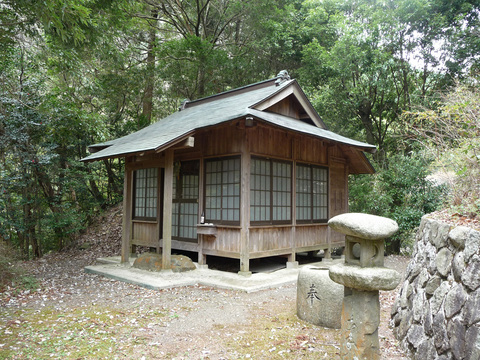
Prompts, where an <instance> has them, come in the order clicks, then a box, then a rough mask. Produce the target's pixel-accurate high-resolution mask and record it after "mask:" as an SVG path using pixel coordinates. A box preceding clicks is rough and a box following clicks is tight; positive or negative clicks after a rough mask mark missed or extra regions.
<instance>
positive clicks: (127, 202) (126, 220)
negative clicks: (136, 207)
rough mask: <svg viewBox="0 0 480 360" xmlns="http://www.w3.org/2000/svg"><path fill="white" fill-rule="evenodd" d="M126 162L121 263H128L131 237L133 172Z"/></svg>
mask: <svg viewBox="0 0 480 360" xmlns="http://www.w3.org/2000/svg"><path fill="white" fill-rule="evenodd" d="M127 162H128V160H127V159H125V174H124V176H125V177H124V180H123V219H122V252H121V262H122V263H128V261H129V258H130V252H131V246H130V239H131V236H132V199H133V194H132V189H133V171H132V170H131V169H130V168H129V166H128V163H127Z"/></svg>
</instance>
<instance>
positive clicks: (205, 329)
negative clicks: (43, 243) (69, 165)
mask: <svg viewBox="0 0 480 360" xmlns="http://www.w3.org/2000/svg"><path fill="white" fill-rule="evenodd" d="M120 239H121V209H120V208H119V207H118V208H114V209H112V210H110V211H109V212H108V213H106V214H105V215H104V216H103V218H102V219H101V220H100V221H99V222H98V223H97V224H96V225H95V226H93V227H91V228H89V229H88V230H87V231H86V233H85V234H84V235H83V236H82V237H81V238H79V239H78V240H77V246H76V247H74V248H71V249H69V250H68V251H64V252H61V253H52V254H48V255H46V256H45V257H44V258H42V259H40V260H35V261H30V262H26V263H23V264H22V266H23V267H24V268H25V269H26V270H27V271H29V272H30V273H32V274H34V275H35V276H36V277H37V279H38V280H39V281H40V289H38V291H24V292H20V293H18V292H16V291H15V289H7V291H5V292H4V293H2V294H0V359H39V358H42V359H129V358H137V359H142V358H143V359H177V360H180V359H212V360H213V359H217V360H220V359H267V358H268V359H298V358H300V357H301V358H304V359H319V358H321V359H339V355H338V354H339V336H340V332H339V330H332V329H326V328H322V327H318V326H315V325H312V324H308V323H306V322H304V321H302V320H300V319H299V318H298V317H297V316H296V285H295V284H291V285H287V286H282V287H278V288H275V289H269V290H262V291H258V292H255V293H244V292H239V291H233V290H223V289H216V288H211V287H207V286H189V287H180V288H174V289H165V290H160V291H155V290H148V289H144V288H141V287H138V286H135V285H131V284H126V283H123V282H119V281H115V280H111V279H106V278H103V277H100V276H97V275H91V274H86V273H85V272H84V271H83V268H84V267H85V266H87V265H91V264H94V263H95V260H96V258H98V257H103V256H114V255H117V254H119V253H120V243H121V241H120ZM84 244H88V246H82V245H84ZM387 261H388V262H389V263H387V265H388V266H389V267H394V268H396V269H397V270H398V271H401V272H404V270H405V267H406V265H407V263H408V258H406V257H388V258H387ZM395 296H396V292H381V294H380V303H381V325H380V329H379V334H380V344H381V348H382V359H396V360H400V359H407V357H406V356H405V355H404V353H403V352H402V351H401V349H400V348H399V345H398V342H397V341H396V339H395V338H394V337H393V334H392V330H391V329H390V327H389V323H390V309H391V306H392V305H393V302H394V300H395Z"/></svg>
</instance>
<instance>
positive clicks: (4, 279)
mask: <svg viewBox="0 0 480 360" xmlns="http://www.w3.org/2000/svg"><path fill="white" fill-rule="evenodd" d="M18 261H19V256H18V253H17V252H16V251H15V249H14V248H12V247H11V246H9V245H8V244H7V243H6V242H5V241H3V240H2V238H1V234H0V292H3V291H5V290H6V289H7V287H9V288H11V289H13V291H14V292H17V293H18V292H20V291H23V290H32V291H34V290H36V289H37V288H38V281H37V279H36V278H35V277H33V276H32V275H30V274H27V273H26V272H25V271H24V270H23V269H22V268H21V267H19V266H18Z"/></svg>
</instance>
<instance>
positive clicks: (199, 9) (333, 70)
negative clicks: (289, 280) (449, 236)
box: [0, 0, 480, 259]
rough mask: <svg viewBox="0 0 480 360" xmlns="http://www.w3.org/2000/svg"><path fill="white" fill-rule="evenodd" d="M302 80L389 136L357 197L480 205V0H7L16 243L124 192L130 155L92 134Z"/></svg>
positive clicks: (1, 104) (401, 210)
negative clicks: (99, 152) (114, 155)
mask: <svg viewBox="0 0 480 360" xmlns="http://www.w3.org/2000/svg"><path fill="white" fill-rule="evenodd" d="M283 69H286V70H288V71H289V73H290V76H291V77H292V78H296V79H297V80H298V82H299V83H300V85H301V86H302V87H303V89H304V90H305V91H306V93H307V96H308V97H309V98H310V99H311V101H312V103H313V105H314V107H315V108H316V109H317V111H318V113H319V114H320V115H321V116H322V118H323V120H324V122H325V123H326V124H327V126H328V127H329V129H330V130H332V131H334V132H337V133H340V134H342V135H345V136H348V137H351V138H354V139H358V140H362V141H367V142H369V143H371V144H375V145H376V146H377V148H378V151H377V153H376V154H375V155H374V156H373V157H372V158H371V159H370V161H371V162H372V164H373V165H374V167H375V169H376V170H377V173H376V174H375V175H373V176H372V175H368V176H352V177H351V178H350V210H351V211H362V212H367V213H371V214H377V215H381V216H387V217H390V218H393V219H395V220H396V221H397V222H398V223H399V225H400V231H399V233H398V234H397V235H396V236H395V237H394V238H392V239H390V241H389V243H388V251H389V252H392V253H398V252H400V251H402V250H403V249H407V248H408V246H409V244H410V243H411V241H412V237H413V233H414V230H415V228H416V227H417V226H418V225H419V222H420V218H421V216H423V215H424V214H426V213H430V212H433V211H435V210H438V209H449V210H448V211H449V213H451V214H458V215H459V216H469V217H471V218H475V217H476V216H477V213H478V212H479V210H480V184H479V183H480V171H479V169H480V166H479V165H480V153H479V150H480V148H479V140H478V139H479V138H478V135H479V132H480V120H479V115H480V90H479V80H480V1H478V0H471V1H463V0H450V1H447V0H394V1H392V0H385V1H375V0H303V1H302V0H137V1H133V0H47V1H41V2H40V1H30V0H1V1H0V84H1V86H0V224H1V225H0V244H2V246H3V245H5V244H8V246H10V247H12V248H14V249H17V250H18V251H19V252H20V254H21V256H22V257H23V258H25V259H28V258H32V257H40V256H42V255H43V254H45V253H47V252H50V251H59V250H62V249H64V248H66V247H69V246H71V245H72V243H74V240H75V236H76V235H77V234H79V232H81V231H82V230H83V229H85V228H86V227H87V226H88V225H89V223H90V222H91V221H92V219H93V218H94V217H95V216H97V215H98V214H99V213H100V212H102V211H104V210H105V209H107V208H108V207H110V206H112V205H115V204H117V203H118V202H120V201H121V200H122V195H123V166H124V163H123V160H122V159H114V160H104V161H103V162H96V163H89V164H84V163H81V162H79V159H81V158H82V157H85V156H86V155H87V146H88V145H90V144H94V143H98V142H102V141H105V140H109V139H112V138H116V137H119V136H122V135H126V134H128V133H131V132H133V131H136V130H139V129H141V128H143V127H145V126H147V125H149V124H151V123H153V122H155V121H159V120H160V119H162V117H164V116H166V115H168V114H170V113H172V112H174V111H176V110H177V109H178V107H179V105H180V104H181V102H182V100H183V99H186V98H188V99H197V98H200V97H204V96H208V95H211V94H214V93H218V92H221V91H225V90H229V89H232V88H235V87H239V86H243V85H246V84H249V83H253V82H257V81H261V80H264V79H268V78H272V77H274V76H275V75H276V74H277V73H278V72H279V71H280V70H283Z"/></svg>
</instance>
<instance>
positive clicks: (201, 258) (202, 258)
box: [197, 156, 207, 267]
mask: <svg viewBox="0 0 480 360" xmlns="http://www.w3.org/2000/svg"><path fill="white" fill-rule="evenodd" d="M198 175H199V181H198V187H199V188H198V218H197V224H200V216H201V215H202V212H203V211H205V204H204V202H203V196H204V186H205V185H204V181H203V180H204V179H205V161H204V159H203V156H202V158H201V159H200V169H199V174H198ZM197 237H198V265H201V266H202V267H207V266H206V265H207V255H205V254H204V253H203V244H204V243H205V235H197Z"/></svg>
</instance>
